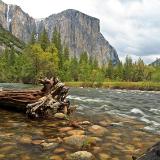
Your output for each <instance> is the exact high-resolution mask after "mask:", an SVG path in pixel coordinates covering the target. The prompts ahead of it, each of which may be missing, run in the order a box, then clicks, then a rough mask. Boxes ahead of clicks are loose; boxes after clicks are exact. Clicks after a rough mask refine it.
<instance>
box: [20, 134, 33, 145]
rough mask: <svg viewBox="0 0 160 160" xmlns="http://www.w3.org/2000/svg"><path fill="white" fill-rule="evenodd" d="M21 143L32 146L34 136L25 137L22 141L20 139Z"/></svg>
mask: <svg viewBox="0 0 160 160" xmlns="http://www.w3.org/2000/svg"><path fill="white" fill-rule="evenodd" d="M19 142H20V143H25V144H30V143H31V142H32V136H29V135H23V136H22V137H21V138H20V139H19Z"/></svg>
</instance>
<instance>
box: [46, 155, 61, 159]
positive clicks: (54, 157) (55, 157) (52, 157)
mask: <svg viewBox="0 0 160 160" xmlns="http://www.w3.org/2000/svg"><path fill="white" fill-rule="evenodd" d="M49 159H50V160H62V158H61V157H60V156H57V155H54V156H51V157H50V158H49Z"/></svg>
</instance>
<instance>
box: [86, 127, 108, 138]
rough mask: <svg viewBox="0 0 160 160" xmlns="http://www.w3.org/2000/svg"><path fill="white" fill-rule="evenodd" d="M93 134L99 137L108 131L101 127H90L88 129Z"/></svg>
mask: <svg viewBox="0 0 160 160" xmlns="http://www.w3.org/2000/svg"><path fill="white" fill-rule="evenodd" d="M88 130H89V131H90V132H91V133H93V134H95V135H97V136H102V135H104V134H105V133H106V132H107V129H106V128H104V127H101V126H99V125H93V126H91V127H89V129H88Z"/></svg>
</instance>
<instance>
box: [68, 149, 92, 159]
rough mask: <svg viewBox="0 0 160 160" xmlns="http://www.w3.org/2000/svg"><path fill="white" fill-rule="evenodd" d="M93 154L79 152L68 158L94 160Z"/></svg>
mask: <svg viewBox="0 0 160 160" xmlns="http://www.w3.org/2000/svg"><path fill="white" fill-rule="evenodd" d="M94 159H95V158H94V156H93V155H92V153H90V152H87V151H78V152H75V153H73V154H71V155H69V156H68V160H94Z"/></svg>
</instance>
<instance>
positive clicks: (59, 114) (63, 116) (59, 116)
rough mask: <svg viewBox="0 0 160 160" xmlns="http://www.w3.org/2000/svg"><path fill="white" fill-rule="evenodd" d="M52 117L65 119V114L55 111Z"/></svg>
mask: <svg viewBox="0 0 160 160" xmlns="http://www.w3.org/2000/svg"><path fill="white" fill-rule="evenodd" d="M54 117H55V118H58V119H66V115H65V114H63V113H56V114H55V115H54Z"/></svg>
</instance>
